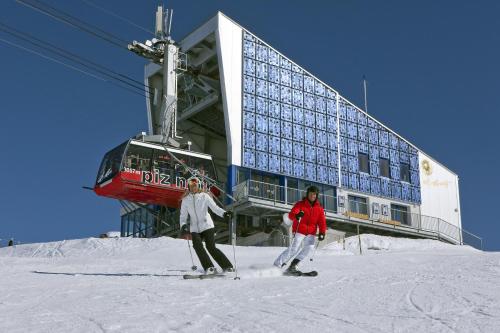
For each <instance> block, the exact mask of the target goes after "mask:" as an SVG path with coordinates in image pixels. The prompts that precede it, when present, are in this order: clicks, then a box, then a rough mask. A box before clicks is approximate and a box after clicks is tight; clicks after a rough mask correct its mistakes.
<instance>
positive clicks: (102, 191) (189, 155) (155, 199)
mask: <svg viewBox="0 0 500 333" xmlns="http://www.w3.org/2000/svg"><path fill="white" fill-rule="evenodd" d="M172 155H173V156H175V158H173V156H172ZM186 166H188V167H189V168H191V169H194V170H197V172H198V173H199V174H201V175H203V176H206V177H207V178H210V179H213V180H216V176H217V175H216V171H215V167H214V164H213V161H212V157H211V156H210V155H207V154H202V153H197V152H193V151H190V150H184V149H179V148H170V147H165V146H163V145H161V144H158V143H151V142H144V141H140V140H135V139H131V140H128V141H127V142H124V143H123V144H121V145H119V146H118V147H116V148H114V149H112V150H110V151H109V152H108V153H106V155H105V156H104V159H103V160H102V163H101V166H100V168H99V172H98V174H97V179H96V183H95V186H94V192H95V193H96V194H97V195H101V196H105V197H109V198H113V199H118V200H127V201H132V202H142V203H147V204H154V205H161V206H167V207H173V208H178V207H180V200H181V199H182V196H183V194H184V193H185V191H186V189H187V180H188V179H189V178H190V177H191V175H192V174H191V172H192V170H191V172H190V171H189V170H188V169H187V168H186ZM202 178H203V177H202ZM200 186H203V187H204V189H205V190H208V189H209V186H208V184H207V182H206V181H205V180H204V179H201V185H200ZM214 192H217V191H216V189H215V187H214V188H213V190H212V193H214ZM214 194H216V193H214Z"/></svg>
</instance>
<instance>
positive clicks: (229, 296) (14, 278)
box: [0, 235, 500, 333]
mask: <svg viewBox="0 0 500 333" xmlns="http://www.w3.org/2000/svg"><path fill="white" fill-rule="evenodd" d="M219 247H220V248H221V249H222V250H223V251H224V252H225V253H226V254H227V255H228V257H229V258H230V259H231V261H233V254H232V247H231V246H228V245H224V246H220V245H219ZM345 247H346V250H343V246H342V244H337V243H333V244H330V245H328V246H326V247H325V248H323V249H321V250H318V251H317V253H316V256H315V257H314V261H313V262H311V261H309V260H306V261H304V263H303V264H302V265H301V267H300V268H301V269H302V270H310V269H313V268H314V269H317V270H318V271H319V272H320V275H319V276H318V277H316V278H309V277H307V278H306V277H283V276H280V272H279V271H278V270H277V269H275V268H273V267H272V266H271V265H270V264H271V263H272V262H273V260H274V259H275V257H276V256H277V255H278V254H279V253H280V252H281V251H282V250H283V248H258V247H256V248H254V247H237V248H236V255H237V257H236V258H237V264H238V267H239V274H240V276H241V280H233V279H217V280H204V281H200V280H183V279H182V277H181V276H180V275H182V274H183V273H184V272H183V271H181V270H185V269H189V267H190V266H191V262H190V259H189V251H188V248H187V244H186V241H183V240H176V239H170V238H159V239H133V238H117V239H95V238H90V239H78V240H68V241H61V242H53V243H41V244H27V245H20V246H15V247H10V248H1V249H0V332H290V333H291V332H296V331H299V330H300V331H302V332H499V331H500V279H499V278H500V254H499V253H486V252H481V251H477V250H474V249H472V248H470V247H466V246H463V247H460V246H453V245H447V244H444V243H440V242H437V241H431V240H410V239H401V238H390V237H380V236H374V235H362V251H363V255H359V243H358V237H352V238H348V239H346V243H345Z"/></svg>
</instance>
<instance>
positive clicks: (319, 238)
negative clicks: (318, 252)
mask: <svg viewBox="0 0 500 333" xmlns="http://www.w3.org/2000/svg"><path fill="white" fill-rule="evenodd" d="M324 239H325V234H324V233H322V232H320V233H319V235H318V241H320V242H321V241H322V240H324Z"/></svg>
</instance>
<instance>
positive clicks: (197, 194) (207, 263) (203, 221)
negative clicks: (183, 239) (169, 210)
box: [179, 177, 234, 274]
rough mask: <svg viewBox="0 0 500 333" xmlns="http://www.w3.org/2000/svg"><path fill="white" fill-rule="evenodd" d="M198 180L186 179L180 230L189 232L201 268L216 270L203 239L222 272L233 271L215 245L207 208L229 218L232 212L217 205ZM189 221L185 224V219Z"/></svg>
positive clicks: (227, 260) (212, 224) (208, 271)
mask: <svg viewBox="0 0 500 333" xmlns="http://www.w3.org/2000/svg"><path fill="white" fill-rule="evenodd" d="M199 183H200V181H199V180H198V178H195V177H192V178H190V179H189V180H188V187H189V193H188V194H187V195H186V196H185V197H184V198H183V199H182V203H181V213H180V219H179V220H180V224H181V231H182V232H185V233H187V232H191V238H192V240H193V248H194V250H195V251H196V255H197V256H198V259H200V262H201V265H202V266H203V269H204V270H205V272H207V273H208V274H213V273H215V272H216V270H215V268H214V265H213V263H212V260H210V257H209V256H208V254H207V251H206V250H205V248H204V247H203V243H202V241H203V240H204V241H205V245H206V248H207V250H208V252H209V253H210V255H211V256H212V257H213V258H214V260H215V261H216V262H217V263H218V264H219V266H220V267H221V268H222V270H223V271H224V272H232V271H234V269H233V265H232V264H231V262H230V261H229V259H227V257H226V256H225V255H224V253H222V251H221V250H219V249H218V248H216V247H215V239H214V234H215V230H214V222H213V221H212V218H211V217H210V214H209V213H208V208H209V207H210V209H211V210H212V212H214V213H215V214H217V215H219V216H220V217H225V218H231V216H232V213H231V212H230V211H228V212H226V211H224V209H222V208H220V207H219V206H217V204H216V203H215V202H214V200H213V199H212V198H211V197H210V195H209V194H208V193H206V192H203V191H202V190H201V189H200V188H199ZM188 216H189V219H190V223H189V224H187V219H188Z"/></svg>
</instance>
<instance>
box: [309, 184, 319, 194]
mask: <svg viewBox="0 0 500 333" xmlns="http://www.w3.org/2000/svg"><path fill="white" fill-rule="evenodd" d="M309 192H313V193H316V194H319V188H318V187H316V186H314V185H311V186H309V187H308V188H307V191H306V193H307V194H309Z"/></svg>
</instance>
